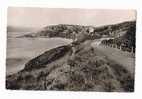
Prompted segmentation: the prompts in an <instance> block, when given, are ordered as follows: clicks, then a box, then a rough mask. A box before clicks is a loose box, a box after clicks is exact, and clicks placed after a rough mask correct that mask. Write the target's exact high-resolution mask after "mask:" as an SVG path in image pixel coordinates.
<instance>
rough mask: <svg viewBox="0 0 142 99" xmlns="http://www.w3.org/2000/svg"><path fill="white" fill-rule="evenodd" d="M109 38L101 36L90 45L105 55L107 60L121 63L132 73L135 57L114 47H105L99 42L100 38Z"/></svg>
mask: <svg viewBox="0 0 142 99" xmlns="http://www.w3.org/2000/svg"><path fill="white" fill-rule="evenodd" d="M105 39H107V40H108V39H110V38H102V39H97V40H94V41H93V43H92V44H91V46H92V47H93V48H94V49H96V50H98V51H99V52H101V53H102V54H103V55H104V56H106V57H107V58H108V59H109V60H112V61H114V62H115V63H117V64H120V65H122V66H123V67H124V68H126V69H127V70H128V71H129V72H130V73H131V74H132V75H133V74H134V70H135V58H134V57H131V53H128V52H124V51H121V50H119V49H116V48H111V47H108V46H107V47H106V46H105V45H102V44H101V41H102V40H105Z"/></svg>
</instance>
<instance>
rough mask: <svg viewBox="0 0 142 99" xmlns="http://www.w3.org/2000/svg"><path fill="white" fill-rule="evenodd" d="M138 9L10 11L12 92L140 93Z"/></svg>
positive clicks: (9, 74) (8, 75)
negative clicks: (137, 75) (137, 86)
mask: <svg viewBox="0 0 142 99" xmlns="http://www.w3.org/2000/svg"><path fill="white" fill-rule="evenodd" d="M135 35H136V10H133V9H85V8H84V9H83V8H46V7H8V9H7V48H6V81H5V82H6V89H7V90H38V91H87V92H88V91H91V92H134V91H135V90H134V89H135V58H136V57H135V52H136V44H135V42H136V36H135Z"/></svg>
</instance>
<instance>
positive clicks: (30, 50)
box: [6, 32, 72, 75]
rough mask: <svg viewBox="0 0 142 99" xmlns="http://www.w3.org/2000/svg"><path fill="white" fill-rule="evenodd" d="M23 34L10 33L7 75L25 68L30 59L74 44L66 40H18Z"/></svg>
mask: <svg viewBox="0 0 142 99" xmlns="http://www.w3.org/2000/svg"><path fill="white" fill-rule="evenodd" d="M20 34H22V35H23V33H14V32H12V33H8V38H7V58H6V75H10V74H13V73H16V72H18V71H20V70H21V69H23V68H24V66H25V63H27V62H28V61H29V60H30V59H32V58H34V57H36V56H38V55H40V54H42V53H44V52H45V51H47V50H49V49H52V48H55V47H58V46H62V45H66V44H69V43H71V42H72V40H70V39H64V38H16V37H17V36H20Z"/></svg>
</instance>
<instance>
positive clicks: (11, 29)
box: [7, 26, 34, 32]
mask: <svg viewBox="0 0 142 99" xmlns="http://www.w3.org/2000/svg"><path fill="white" fill-rule="evenodd" d="M33 30H34V28H30V27H16V26H7V32H31V31H33Z"/></svg>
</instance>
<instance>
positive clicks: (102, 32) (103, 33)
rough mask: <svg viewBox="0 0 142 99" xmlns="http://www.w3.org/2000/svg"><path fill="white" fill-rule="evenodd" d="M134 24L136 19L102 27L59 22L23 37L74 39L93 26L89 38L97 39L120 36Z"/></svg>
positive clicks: (87, 31)
mask: <svg viewBox="0 0 142 99" xmlns="http://www.w3.org/2000/svg"><path fill="white" fill-rule="evenodd" d="M134 24H135V21H127V22H122V23H118V24H113V25H105V26H100V27H93V26H82V25H68V24H59V25H51V26H46V27H44V28H43V29H41V30H40V31H38V32H37V33H34V34H28V35H24V36H22V37H63V38H71V39H73V38H75V37H76V35H77V34H79V33H82V32H86V33H89V29H90V28H92V29H93V31H92V32H91V33H89V37H88V39H96V38H101V37H118V36H121V35H124V34H125V33H126V32H127V30H128V29H129V27H131V26H133V25H134Z"/></svg>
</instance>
